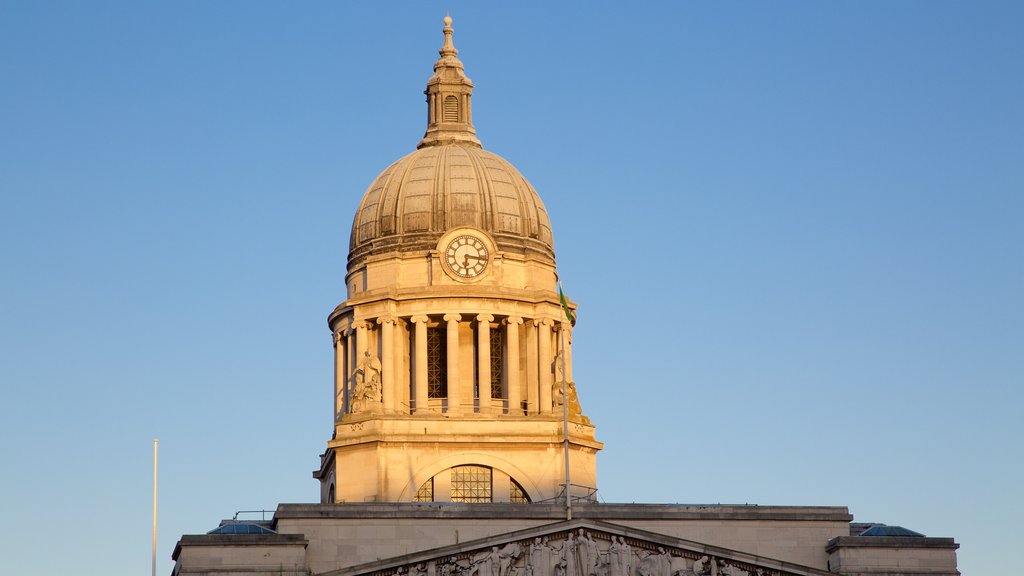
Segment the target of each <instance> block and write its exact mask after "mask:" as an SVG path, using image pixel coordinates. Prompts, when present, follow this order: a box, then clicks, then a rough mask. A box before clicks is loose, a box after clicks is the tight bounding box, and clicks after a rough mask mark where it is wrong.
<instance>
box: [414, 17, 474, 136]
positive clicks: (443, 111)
mask: <svg viewBox="0 0 1024 576" xmlns="http://www.w3.org/2000/svg"><path fill="white" fill-rule="evenodd" d="M443 22H444V44H443V45H442V46H441V50H440V51H439V52H438V54H440V55H441V58H439V59H438V60H437V62H435V63H434V75H433V76H431V77H430V80H428V81H427V89H426V91H425V92H424V94H426V95H427V133H426V134H424V135H423V140H420V143H419V144H418V145H417V146H416V147H417V148H423V147H424V146H438V145H443V144H453V143H457V144H462V145H466V146H477V147H479V146H480V140H478V139H477V137H476V130H475V129H474V128H473V110H472V104H471V103H470V99H471V98H472V96H473V81H472V80H470V79H469V78H467V77H466V72H465V70H464V69H463V66H462V62H460V61H459V58H458V53H459V51H458V50H456V49H455V45H454V44H453V43H452V17H451V16H445V17H444V20H443Z"/></svg>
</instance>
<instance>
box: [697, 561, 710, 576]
mask: <svg viewBox="0 0 1024 576" xmlns="http://www.w3.org/2000/svg"><path fill="white" fill-rule="evenodd" d="M693 573H694V574H696V575H697V576H709V575H710V574H711V559H710V558H708V557H707V556H701V557H700V560H696V561H694V563H693Z"/></svg>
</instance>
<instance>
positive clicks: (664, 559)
mask: <svg viewBox="0 0 1024 576" xmlns="http://www.w3.org/2000/svg"><path fill="white" fill-rule="evenodd" d="M637 572H638V573H639V574H640V576H672V555H671V554H669V553H668V552H666V551H665V549H664V548H662V547H661V546H658V551H657V552H651V553H649V554H647V555H646V556H644V558H643V559H642V560H640V567H639V569H638V570H637Z"/></svg>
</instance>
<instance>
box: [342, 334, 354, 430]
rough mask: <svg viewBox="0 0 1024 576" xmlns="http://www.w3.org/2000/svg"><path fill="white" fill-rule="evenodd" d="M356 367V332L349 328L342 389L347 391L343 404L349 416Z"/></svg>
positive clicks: (346, 338) (346, 335)
mask: <svg viewBox="0 0 1024 576" xmlns="http://www.w3.org/2000/svg"><path fill="white" fill-rule="evenodd" d="M355 365H356V331H355V329H354V328H353V327H351V326H350V327H349V328H348V329H347V330H345V373H344V374H343V375H342V379H343V380H342V383H341V385H342V387H343V388H344V389H345V392H344V394H343V396H344V398H343V399H342V403H343V404H344V406H345V408H344V410H345V414H348V412H349V409H350V406H352V372H353V371H355V368H354V366H355Z"/></svg>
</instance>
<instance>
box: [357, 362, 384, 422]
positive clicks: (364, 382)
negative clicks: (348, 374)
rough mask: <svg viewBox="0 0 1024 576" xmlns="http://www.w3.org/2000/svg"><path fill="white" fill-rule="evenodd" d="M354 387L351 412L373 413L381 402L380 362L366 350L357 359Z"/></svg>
mask: <svg viewBox="0 0 1024 576" xmlns="http://www.w3.org/2000/svg"><path fill="white" fill-rule="evenodd" d="M355 376H356V387H355V393H354V394H353V395H352V411H353V412H364V411H373V410H375V409H377V408H379V405H380V401H381V389H380V360H378V359H377V358H376V357H375V356H372V355H371V354H370V351H369V350H367V351H366V352H363V357H362V358H360V359H359V365H358V366H357V368H356V373H355Z"/></svg>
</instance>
